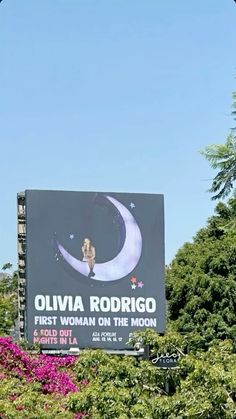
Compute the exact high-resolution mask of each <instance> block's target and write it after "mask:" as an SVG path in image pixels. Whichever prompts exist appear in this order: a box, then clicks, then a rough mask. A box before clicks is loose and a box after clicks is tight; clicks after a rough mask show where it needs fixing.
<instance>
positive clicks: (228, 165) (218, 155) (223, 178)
mask: <svg viewBox="0 0 236 419" xmlns="http://www.w3.org/2000/svg"><path fill="white" fill-rule="evenodd" d="M202 154H203V155H204V156H205V157H206V159H207V160H208V161H209V162H210V165H211V167H212V168H213V169H219V172H218V173H217V175H216V176H215V177H214V179H213V182H212V186H211V188H210V189H209V192H212V193H214V194H215V195H213V196H212V199H213V200H214V199H224V198H226V197H227V196H228V195H229V194H230V193H231V192H232V189H233V188H234V183H235V181H236V137H235V135H234V134H233V131H232V133H231V134H230V135H229V136H228V137H227V140H226V143H225V144H212V145H209V146H208V147H206V148H205V150H203V151H202Z"/></svg>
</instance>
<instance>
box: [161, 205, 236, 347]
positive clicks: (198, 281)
mask: <svg viewBox="0 0 236 419" xmlns="http://www.w3.org/2000/svg"><path fill="white" fill-rule="evenodd" d="M235 208H236V200H235V199H231V200H230V202H229V203H228V205H226V204H223V203H219V204H218V205H217V207H216V214H215V215H214V216H212V217H211V218H210V219H209V220H208V223H207V226H206V227H205V228H202V229H201V230H200V231H199V232H198V233H197V234H196V236H195V238H194V240H193V243H186V244H184V246H183V247H182V248H181V249H180V250H179V251H178V253H177V255H176V257H175V259H174V260H173V262H172V264H171V265H170V267H169V269H168V270H167V275H166V281H167V298H168V310H169V320H170V324H171V325H172V327H173V328H174V329H175V330H177V331H179V332H181V333H190V332H194V333H195V334H196V333H197V334H199V336H200V338H201V339H200V340H201V347H202V348H207V347H208V346H209V345H210V344H211V343H212V342H214V340H219V339H220V340H222V339H235V338H236V281H235V276H236V264H235V260H236V240H235V229H232V228H231V226H232V224H234V223H235V219H236V218H235V217H236V212H235ZM199 343H200V342H199Z"/></svg>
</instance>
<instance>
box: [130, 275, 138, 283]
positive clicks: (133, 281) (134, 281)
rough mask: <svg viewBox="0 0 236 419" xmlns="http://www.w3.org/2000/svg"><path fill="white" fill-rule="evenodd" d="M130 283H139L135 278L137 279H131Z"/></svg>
mask: <svg viewBox="0 0 236 419" xmlns="http://www.w3.org/2000/svg"><path fill="white" fill-rule="evenodd" d="M130 282H132V283H133V284H135V283H136V282H137V278H135V277H134V276H133V278H131V279H130Z"/></svg>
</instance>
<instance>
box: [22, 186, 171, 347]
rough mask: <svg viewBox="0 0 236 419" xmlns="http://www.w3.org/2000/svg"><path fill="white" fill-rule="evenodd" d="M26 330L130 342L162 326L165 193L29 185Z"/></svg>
mask: <svg viewBox="0 0 236 419" xmlns="http://www.w3.org/2000/svg"><path fill="white" fill-rule="evenodd" d="M25 196H26V280H27V281H26V338H27V340H28V341H29V342H31V343H40V344H41V346H42V348H45V349H65V350H68V349H69V348H75V347H76V348H78V347H79V348H105V349H117V350H118V349H119V350H122V349H128V347H127V344H126V343H127V341H128V339H129V334H130V333H132V332H133V331H135V330H141V329H144V328H147V327H148V328H153V329H155V330H157V331H158V332H164V330H165V287H164V202H163V201H164V200H163V195H157V194H136V193H113V192H69V191H43V190H27V191H26V193H25Z"/></svg>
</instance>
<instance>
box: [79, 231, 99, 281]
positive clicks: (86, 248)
mask: <svg viewBox="0 0 236 419" xmlns="http://www.w3.org/2000/svg"><path fill="white" fill-rule="evenodd" d="M82 252H83V261H84V262H87V264H88V266H89V274H88V277H89V278H92V277H93V276H94V275H95V272H93V268H94V265H95V256H96V253H95V247H94V246H93V245H92V242H91V240H90V239H88V238H87V237H86V238H85V239H84V243H83V246H82Z"/></svg>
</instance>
